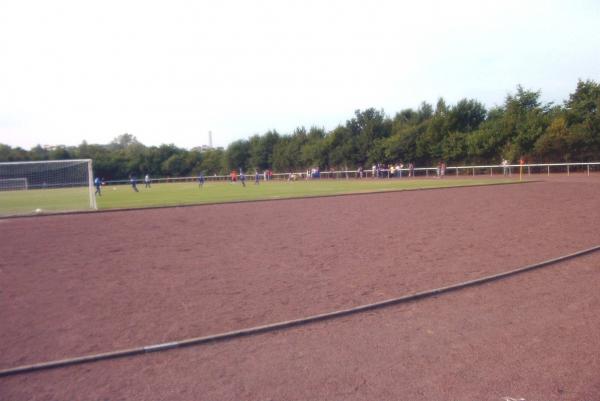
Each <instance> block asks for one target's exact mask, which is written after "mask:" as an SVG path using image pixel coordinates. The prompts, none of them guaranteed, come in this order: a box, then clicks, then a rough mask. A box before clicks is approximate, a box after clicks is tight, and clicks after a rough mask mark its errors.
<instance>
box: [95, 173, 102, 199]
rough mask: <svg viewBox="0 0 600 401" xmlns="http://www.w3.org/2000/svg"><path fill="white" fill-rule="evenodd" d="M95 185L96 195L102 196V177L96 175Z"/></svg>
mask: <svg viewBox="0 0 600 401" xmlns="http://www.w3.org/2000/svg"><path fill="white" fill-rule="evenodd" d="M94 186H95V187H96V195H100V196H102V191H101V190H100V187H101V186H102V180H101V179H100V177H96V178H95V179H94Z"/></svg>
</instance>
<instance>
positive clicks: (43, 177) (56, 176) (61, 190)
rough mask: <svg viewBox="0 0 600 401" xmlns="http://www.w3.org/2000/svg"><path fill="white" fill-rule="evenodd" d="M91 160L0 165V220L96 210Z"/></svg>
mask: <svg viewBox="0 0 600 401" xmlns="http://www.w3.org/2000/svg"><path fill="white" fill-rule="evenodd" d="M93 181H94V177H93V172H92V160H91V159H75V160H44V161H32V162H8V163H0V216H10V215H22V214H32V213H49V212H66V211H76V210H85V209H96V208H97V206H96V197H95V195H94V182H93Z"/></svg>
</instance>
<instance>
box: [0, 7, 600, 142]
mask: <svg viewBox="0 0 600 401" xmlns="http://www.w3.org/2000/svg"><path fill="white" fill-rule="evenodd" d="M599 24H600V1H598V0H590V1H577V0H574V1H565V0H561V1H524V0H519V1H512V0H502V1H498V0H494V1H462V0H455V1H426V0H425V1H423V0H421V1H407V2H404V1H400V0H395V1H379V0H369V1H367V0H364V1H352V0H343V1H326V0H319V1H311V0H308V1H307V0H303V1H287V0H272V1H271V0H266V1H243V0H218V1H217V0H215V1H201V0H195V1H191V0H190V1H183V0H169V1H141V0H140V1H128V0H116V1H113V0H103V1H86V0H73V1H67V0H52V1H48V0H39V1H38V0H0V143H5V144H8V145H11V146H21V147H24V148H30V147H32V146H34V145H36V144H42V145H44V144H65V145H78V144H80V143H81V142H82V141H83V140H86V141H88V143H108V142H110V141H111V140H112V139H113V138H115V137H116V136H118V135H120V134H123V133H130V134H133V135H135V136H136V137H137V138H138V140H139V141H141V142H142V143H144V144H146V145H159V144H162V143H174V144H175V145H177V146H180V147H186V148H191V147H194V146H198V145H202V144H208V131H212V132H213V141H214V145H215V146H227V144H229V143H230V142H232V141H234V140H236V139H240V138H248V137H249V136H251V135H253V134H257V133H258V134H263V133H264V132H266V131H267V130H269V129H276V130H277V131H279V132H280V133H283V134H288V133H291V132H292V131H293V130H294V128H296V127H298V126H306V127H307V128H308V127H310V126H312V125H316V126H319V127H324V128H326V129H328V130H329V129H332V128H335V126H337V125H338V124H340V123H342V124H343V123H344V122H345V121H346V120H347V119H349V118H351V117H352V115H353V112H354V110H356V109H365V108H368V107H375V108H377V109H384V110H385V112H386V113H388V115H390V116H393V115H394V114H395V113H396V112H397V111H400V110H401V109H403V108H407V107H413V108H416V107H418V106H419V104H420V103H421V102H422V101H427V102H429V103H432V104H435V102H436V101H437V98H438V97H440V96H443V97H444V98H445V99H446V101H447V102H448V103H450V104H453V103H455V102H456V101H458V100H460V99H462V98H475V99H477V100H480V101H481V102H483V103H484V104H485V105H486V106H488V107H490V106H494V105H500V104H502V103H503V101H504V98H505V97H506V95H507V94H508V93H512V92H514V90H515V88H516V85H517V84H521V85H522V86H523V87H524V88H526V89H533V90H542V99H543V100H544V101H554V102H562V101H563V100H566V99H567V98H568V95H569V93H572V92H573V91H574V89H575V86H576V84H577V80H578V79H580V78H581V79H593V80H595V81H597V82H598V81H600V28H599Z"/></svg>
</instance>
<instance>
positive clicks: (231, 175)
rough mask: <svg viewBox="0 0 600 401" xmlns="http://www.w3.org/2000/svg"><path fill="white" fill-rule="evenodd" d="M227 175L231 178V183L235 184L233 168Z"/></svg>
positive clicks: (235, 173) (235, 178) (235, 177)
mask: <svg viewBox="0 0 600 401" xmlns="http://www.w3.org/2000/svg"><path fill="white" fill-rule="evenodd" d="M229 177H230V178H231V183H232V184H235V183H236V182H237V172H236V171H235V170H232V171H231V173H230V174H229Z"/></svg>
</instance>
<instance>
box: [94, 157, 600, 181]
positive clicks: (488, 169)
mask: <svg viewBox="0 0 600 401" xmlns="http://www.w3.org/2000/svg"><path fill="white" fill-rule="evenodd" d="M521 167H522V171H521V172H522V174H524V175H532V174H533V175H535V174H544V175H547V176H550V175H551V174H566V175H571V174H573V173H583V174H585V175H587V176H590V174H591V173H597V172H600V162H587V163H535V164H524V165H522V166H521V165H519V164H509V165H506V166H503V165H498V164H496V165H479V166H447V167H446V171H445V175H446V176H449V175H454V176H482V175H488V176H492V177H493V176H513V175H515V174H517V175H518V174H519V173H520V169H521ZM398 171H399V172H398ZM410 173H411V171H410V170H409V169H408V168H407V167H403V168H401V169H399V170H397V169H394V172H393V173H392V170H391V169H387V168H384V169H379V170H377V169H376V170H373V169H369V170H363V171H362V172H360V171H359V170H339V171H335V170H329V171H320V172H319V173H318V176H313V174H312V173H311V172H309V171H301V172H291V173H273V174H272V175H271V176H270V178H269V179H268V180H275V181H282V180H305V179H356V178H407V177H409V174H410ZM440 173H441V172H440V171H439V170H438V168H437V167H415V168H414V169H412V174H411V176H412V177H435V176H438V175H439V174H440ZM245 179H246V181H248V182H252V181H254V180H255V176H254V174H249V175H246V176H245ZM230 180H231V178H230V176H229V175H207V176H204V181H205V182H219V181H225V182H226V181H230ZM237 180H238V181H239V180H240V177H239V176H238V177H237ZM259 180H260V181H265V180H266V179H265V175H264V174H263V173H260V174H259ZM268 180H267V181H268ZM178 182H195V183H198V182H199V180H198V177H197V176H188V177H160V178H152V179H151V183H152V184H158V183H178ZM104 183H105V184H107V185H126V184H130V183H131V182H130V180H106V181H104ZM136 183H137V185H139V186H143V185H144V184H145V182H144V179H137V180H136Z"/></svg>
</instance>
